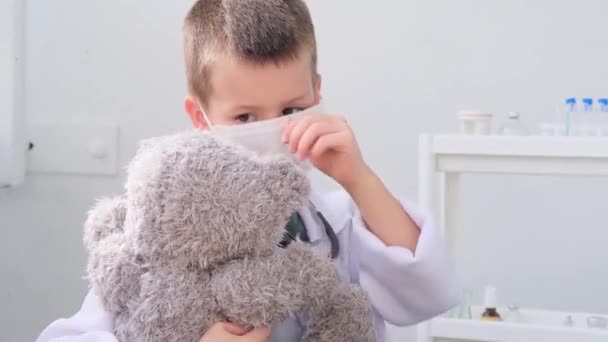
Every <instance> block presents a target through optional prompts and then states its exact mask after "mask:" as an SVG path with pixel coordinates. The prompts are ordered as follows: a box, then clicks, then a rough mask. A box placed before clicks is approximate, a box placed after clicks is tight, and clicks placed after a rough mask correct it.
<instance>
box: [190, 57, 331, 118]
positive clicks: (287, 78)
mask: <svg viewBox="0 0 608 342" xmlns="http://www.w3.org/2000/svg"><path fill="white" fill-rule="evenodd" d="M311 63H312V61H311V58H310V56H309V55H308V54H303V55H302V56H301V57H300V58H298V59H296V60H293V61H290V62H286V63H281V64H280V65H277V64H275V63H268V64H265V65H255V64H253V63H250V62H247V61H239V60H234V59H223V60H220V61H217V62H214V63H213V65H212V66H211V79H210V88H211V89H212V90H211V94H210V96H209V97H208V100H207V102H206V103H205V104H204V106H202V105H200V104H199V103H198V101H197V100H196V98H195V97H193V96H191V95H189V96H187V97H186V102H185V107H186V111H187V112H188V115H189V116H190V119H191V120H192V124H193V125H194V127H196V128H201V129H206V128H208V123H207V121H206V120H205V117H204V116H203V113H202V110H204V111H205V114H206V115H207V118H208V119H209V121H210V122H211V125H233V124H242V123H248V122H253V121H260V120H266V119H272V118H276V117H279V116H281V115H287V114H291V113H294V112H296V111H298V110H301V109H306V108H308V107H311V106H314V105H316V104H318V102H319V97H320V96H319V93H320V88H321V78H320V76H317V77H316V81H315V80H313V77H312V73H311ZM201 107H202V108H201Z"/></svg>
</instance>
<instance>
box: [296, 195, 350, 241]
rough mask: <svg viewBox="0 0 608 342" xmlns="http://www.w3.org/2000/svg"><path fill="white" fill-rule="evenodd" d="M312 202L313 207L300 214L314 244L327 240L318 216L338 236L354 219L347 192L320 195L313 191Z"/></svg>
mask: <svg viewBox="0 0 608 342" xmlns="http://www.w3.org/2000/svg"><path fill="white" fill-rule="evenodd" d="M310 202H311V203H312V205H310V206H308V208H307V209H305V210H302V211H301V212H300V214H301V216H302V219H303V220H304V224H305V226H306V232H307V233H308V238H309V239H310V242H312V243H314V242H316V241H319V240H321V239H324V238H327V237H326V236H327V234H326V233H325V226H324V225H323V221H322V220H321V218H320V217H319V215H318V214H317V212H319V213H321V215H323V217H324V218H325V219H326V220H327V222H328V223H329V225H330V226H331V228H332V229H333V231H334V232H335V233H336V234H338V233H339V232H340V231H342V230H343V229H344V228H345V227H346V226H347V224H348V223H349V222H350V220H351V219H352V210H351V209H352V201H351V200H350V197H349V196H348V194H346V192H344V191H336V192H329V193H323V194H321V193H319V192H317V191H314V190H313V191H311V194H310Z"/></svg>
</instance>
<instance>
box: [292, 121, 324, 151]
mask: <svg viewBox="0 0 608 342" xmlns="http://www.w3.org/2000/svg"><path fill="white" fill-rule="evenodd" d="M318 119H319V118H318V117H313V116H306V117H304V118H302V119H300V120H299V121H297V122H295V125H294V126H293V128H292V129H291V130H290V132H289V134H288V135H287V143H288V144H289V152H291V153H294V152H296V151H297V149H298V143H299V141H300V138H301V137H302V135H303V134H304V132H305V131H306V129H307V128H308V126H310V125H311V124H312V123H313V122H314V121H316V120H318Z"/></svg>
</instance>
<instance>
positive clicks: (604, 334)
mask: <svg viewBox="0 0 608 342" xmlns="http://www.w3.org/2000/svg"><path fill="white" fill-rule="evenodd" d="M419 143H420V145H419V161H418V162H419V170H418V172H419V175H418V177H419V178H418V179H419V201H420V205H421V206H423V207H425V208H428V209H429V210H430V211H431V212H432V213H433V214H434V215H435V217H438V219H439V226H440V229H441V230H442V233H443V234H444V236H446V238H447V239H448V243H449V242H450V233H452V231H451V229H450V228H451V227H450V223H451V222H450V219H449V218H450V209H453V203H451V201H450V199H451V198H452V197H453V196H452V194H453V193H455V191H457V186H458V177H457V176H458V174H461V173H493V174H526V175H563V176H567V175H573V176H608V139H607V138H592V137H589V138H586V137H581V138H575V137H541V136H538V137H535V136H527V137H508V136H466V135H426V134H425V135H421V136H420V142H419ZM500 309H501V308H499V310H500ZM502 309H503V310H502V312H506V311H507V310H506V309H505V308H502ZM472 312H473V317H474V318H475V317H479V315H480V313H481V308H480V307H473V308H472ZM520 312H521V315H522V317H523V318H524V321H523V322H522V323H512V322H485V321H480V320H476V319H472V320H460V319H453V318H446V317H437V318H434V319H432V320H430V321H427V322H424V323H422V324H420V325H419V326H418V342H457V341H458V342H469V341H474V342H498V341H501V342H503V341H504V342H544V341H550V342H608V329H602V328H588V327H587V325H586V323H585V320H586V318H587V317H590V316H598V315H597V314H591V313H571V312H557V311H543V310H526V309H520ZM567 315H570V316H571V317H573V318H574V320H575V322H577V323H576V325H575V326H573V327H568V326H564V325H563V321H564V319H565V317H566V316H567ZM599 316H600V317H601V318H606V319H608V314H604V315H599ZM524 322H525V323H524Z"/></svg>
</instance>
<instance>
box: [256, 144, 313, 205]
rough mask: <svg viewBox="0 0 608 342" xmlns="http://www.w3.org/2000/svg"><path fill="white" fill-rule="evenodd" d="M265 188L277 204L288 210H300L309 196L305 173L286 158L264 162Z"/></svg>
mask: <svg viewBox="0 0 608 342" xmlns="http://www.w3.org/2000/svg"><path fill="white" fill-rule="evenodd" d="M264 163H265V169H266V172H265V175H266V177H265V183H266V188H267V189H268V190H269V191H270V193H271V194H272V197H273V198H274V199H275V200H276V201H277V203H278V204H280V205H282V206H283V207H285V208H286V209H287V210H290V211H291V212H290V213H292V212H293V211H295V210H298V209H301V208H302V207H303V206H304V205H305V203H306V202H307V200H308V196H309V194H310V182H309V179H308V177H307V175H306V173H305V172H304V171H303V170H302V169H301V168H300V167H298V166H296V164H295V163H294V161H293V160H292V159H291V158H289V157H286V156H277V157H270V158H268V159H266V160H264Z"/></svg>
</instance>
